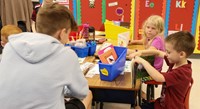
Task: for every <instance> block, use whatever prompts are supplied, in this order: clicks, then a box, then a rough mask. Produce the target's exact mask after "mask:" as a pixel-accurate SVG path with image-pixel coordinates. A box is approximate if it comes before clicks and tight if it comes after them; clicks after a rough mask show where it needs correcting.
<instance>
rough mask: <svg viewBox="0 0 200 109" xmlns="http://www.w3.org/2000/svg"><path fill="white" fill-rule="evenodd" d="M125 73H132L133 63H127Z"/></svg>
mask: <svg viewBox="0 0 200 109" xmlns="http://www.w3.org/2000/svg"><path fill="white" fill-rule="evenodd" d="M124 72H131V61H126V63H125V68H124Z"/></svg>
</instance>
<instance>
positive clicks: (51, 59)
mask: <svg viewBox="0 0 200 109" xmlns="http://www.w3.org/2000/svg"><path fill="white" fill-rule="evenodd" d="M36 23H37V25H36V29H37V32H38V33H28V32H25V33H20V34H16V35H11V36H10V37H9V41H8V43H7V44H6V45H5V47H4V50H3V54H2V60H1V63H0V89H1V90H0V101H1V102H0V107H1V109H65V101H64V92H66V96H68V97H75V98H78V99H84V98H85V97H86V96H87V95H88V92H89V88H88V84H87V80H86V79H85V77H84V75H83V73H82V71H81V69H80V65H79V62H78V57H77V55H76V54H75V53H74V52H73V50H71V49H70V48H67V47H65V46H64V44H65V43H66V42H67V41H68V35H69V33H70V31H71V30H74V29H76V28H77V25H76V23H75V21H74V18H73V16H72V14H71V13H70V11H69V10H68V9H67V8H66V7H65V6H63V5H59V4H56V3H55V4H49V5H48V6H45V7H42V8H41V9H40V10H39V12H38V15H37V22H36ZM64 87H65V88H64ZM90 96H91V93H90ZM86 98H87V97H86Z"/></svg>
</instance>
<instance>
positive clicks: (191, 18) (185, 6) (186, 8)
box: [165, 0, 198, 36]
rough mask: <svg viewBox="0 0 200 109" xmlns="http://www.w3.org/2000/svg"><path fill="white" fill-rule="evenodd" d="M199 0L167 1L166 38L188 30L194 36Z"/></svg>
mask: <svg viewBox="0 0 200 109" xmlns="http://www.w3.org/2000/svg"><path fill="white" fill-rule="evenodd" d="M197 7H198V0H167V9H166V25H165V29H166V30H167V31H165V36H167V35H169V34H171V33H174V32H176V31H181V30H187V31H189V32H191V33H192V34H193V35H194V29H195V25H196V15H197V10H198V8H197Z"/></svg>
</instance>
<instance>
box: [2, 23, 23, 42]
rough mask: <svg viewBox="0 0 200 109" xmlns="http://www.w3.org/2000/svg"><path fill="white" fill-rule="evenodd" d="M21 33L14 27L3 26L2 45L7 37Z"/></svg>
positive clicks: (6, 40)
mask: <svg viewBox="0 0 200 109" xmlns="http://www.w3.org/2000/svg"><path fill="white" fill-rule="evenodd" d="M21 32H22V30H21V29H20V28H19V27H17V26H15V25H6V26H3V28H2V29H1V41H3V42H4V43H7V42H8V36H10V35H12V34H18V33H21Z"/></svg>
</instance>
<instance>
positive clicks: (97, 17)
mask: <svg viewBox="0 0 200 109" xmlns="http://www.w3.org/2000/svg"><path fill="white" fill-rule="evenodd" d="M89 2H90V1H89V0H80V9H81V10H80V11H81V12H80V14H81V15H80V16H79V17H80V23H79V24H84V23H88V24H89V25H91V26H93V27H95V29H96V30H99V29H100V27H101V26H102V0H95V2H94V7H92V6H90V3H89Z"/></svg>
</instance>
